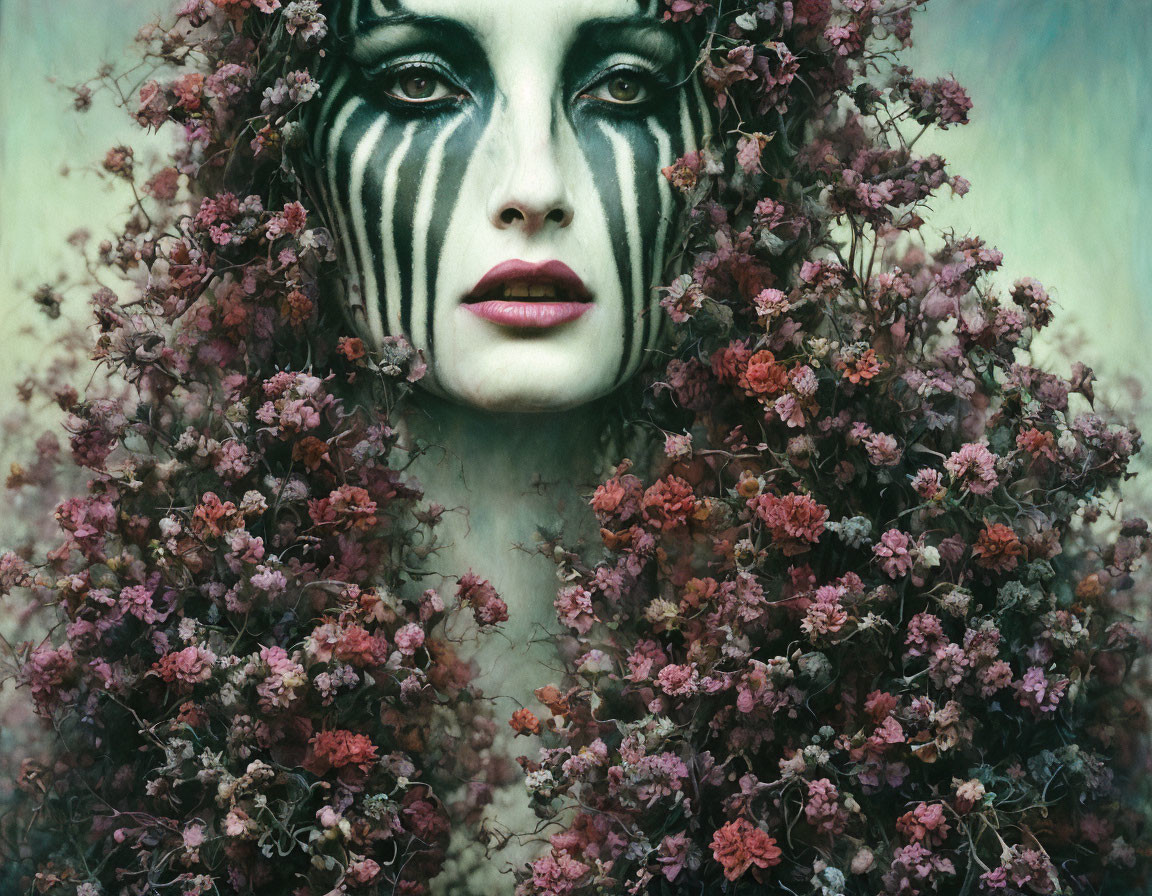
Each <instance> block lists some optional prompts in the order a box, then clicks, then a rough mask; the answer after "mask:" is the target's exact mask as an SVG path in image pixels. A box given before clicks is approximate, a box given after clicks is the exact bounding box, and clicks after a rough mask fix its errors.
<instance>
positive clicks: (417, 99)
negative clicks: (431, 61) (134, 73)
mask: <svg viewBox="0 0 1152 896" xmlns="http://www.w3.org/2000/svg"><path fill="white" fill-rule="evenodd" d="M384 92H385V93H387V94H388V95H389V96H390V97H392V98H393V99H397V100H400V101H401V102H404V103H413V104H417V103H435V102H437V101H438V100H444V99H448V98H450V97H460V96H463V95H464V93H465V91H464V89H463V88H462V87H460V85H458V84H457V83H456V82H455V81H454V80H452V79H451V78H450V77H449V76H448V75H447V74H446V73H445V72H443V71H441V70H440V69H438V68H436V67H434V66H431V65H426V64H423V63H409V64H406V65H400V66H396V67H395V68H393V69H391V70H389V71H387V72H385V74H384Z"/></svg>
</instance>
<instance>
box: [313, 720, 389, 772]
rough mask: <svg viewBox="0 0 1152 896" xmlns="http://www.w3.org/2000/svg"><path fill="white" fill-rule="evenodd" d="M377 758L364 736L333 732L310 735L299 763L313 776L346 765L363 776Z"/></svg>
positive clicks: (370, 742) (372, 745)
mask: <svg viewBox="0 0 1152 896" xmlns="http://www.w3.org/2000/svg"><path fill="white" fill-rule="evenodd" d="M378 758H379V757H378V756H377V755H376V745H375V744H374V743H372V741H370V740H369V739H368V738H367V737H366V736H365V735H363V734H356V733H354V732H352V731H345V730H343V729H334V730H332V731H320V732H318V733H317V734H314V735H312V738H311V740H309V741H308V757H307V758H306V759H305V760H304V763H303V764H304V768H306V769H308V771H310V772H312V773H313V774H314V775H323V774H325V773H326V772H327V771H328V770H329V769H333V768H335V769H341V768H347V767H349V766H354V767H356V768H358V769H360V771H362V772H363V773H364V774H367V773H368V772H369V770H371V768H372V766H373V764H375V762H376V760H377V759H378Z"/></svg>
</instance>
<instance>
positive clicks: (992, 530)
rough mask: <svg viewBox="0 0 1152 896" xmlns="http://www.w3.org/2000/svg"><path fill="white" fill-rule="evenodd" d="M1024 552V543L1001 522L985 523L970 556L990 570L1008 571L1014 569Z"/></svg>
mask: <svg viewBox="0 0 1152 896" xmlns="http://www.w3.org/2000/svg"><path fill="white" fill-rule="evenodd" d="M1023 554H1024V545H1022V544H1021V543H1020V539H1019V538H1018V537H1017V536H1016V533H1015V532H1013V531H1012V530H1011V529H1010V528H1008V527H1007V526H1005V525H1004V524H1003V523H987V522H986V523H985V524H984V528H983V529H982V530H981V532H980V536H979V538H978V539H977V540H976V546H975V547H973V548H972V556H973V557H974V558H975V559H976V562H977V564H979V565H980V566H983V567H984V568H985V569H987V570H991V571H992V572H1008V571H1009V570H1012V569H1015V568H1016V564H1017V562H1018V560H1019V558H1020V557H1022V556H1023Z"/></svg>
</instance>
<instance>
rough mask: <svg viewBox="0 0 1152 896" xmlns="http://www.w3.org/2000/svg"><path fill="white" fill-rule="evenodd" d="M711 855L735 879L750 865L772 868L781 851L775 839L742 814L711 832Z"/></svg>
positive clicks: (777, 862)
mask: <svg viewBox="0 0 1152 896" xmlns="http://www.w3.org/2000/svg"><path fill="white" fill-rule="evenodd" d="M711 846H712V857H713V858H714V859H715V860H716V861H717V862H719V863H720V865H721V867H722V868H723V869H724V876H725V877H726V878H728V880H730V881H732V880H736V879H737V878H738V877H740V876H741V875H743V874H744V872H745V871H747V870H748V869H749V868H750V867H752V866H753V865H755V866H756V867H757V868H770V867H772V866H773V865H778V864H780V857H781V855H782V853H781V851H780V849H779V847H777V846H776V840H775V838H773V837H769V836H768V835H767V834H766V833H764V831H762V830H760V829H759V828H756V827H753V826H752V825H751V824H749V823H748V822H747V821H745V820H744V819H743V818H741V819H738V820H737V821H730V822H728V823H727V824H725V825H724V826H723V827H721V828H720V829H719V830H717V831H716V833H715V834H714V835H713V836H712V843H711Z"/></svg>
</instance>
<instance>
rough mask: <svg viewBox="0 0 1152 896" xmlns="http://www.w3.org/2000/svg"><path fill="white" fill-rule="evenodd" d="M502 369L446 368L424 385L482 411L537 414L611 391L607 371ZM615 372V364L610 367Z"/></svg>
mask: <svg viewBox="0 0 1152 896" xmlns="http://www.w3.org/2000/svg"><path fill="white" fill-rule="evenodd" d="M514 367H515V368H521V369H507V368H505V369H503V370H495V371H490V372H482V371H476V372H475V374H474V375H473V376H468V377H465V376H462V375H461V374H462V372H457V371H445V372H444V373H442V374H441V375H440V376H435V375H433V376H431V377H429V378H428V380H427V382H426V383H425V385H426V386H427V387H428V388H429V390H430V391H432V392H433V393H435V394H436V395H439V396H441V397H442V398H446V399H448V400H450V401H454V402H456V403H458V404H463V405H467V406H469V407H473V408H477V409H479V410H483V411H492V412H499V413H519V414H535V413H547V412H549V411H568V410H571V409H573V408H577V407H580V406H581V405H584V404H588V403H589V402H592V401H595V400H596V399H598V398H602V397H603V396H605V395H607V394H608V393H609V392H611V391H612V386H613V383H612V377H611V374H610V373H609V372H608V370H607V369H606V370H604V371H599V370H589V369H588V365H587V363H585V364H583V365H580V367H581V369H580V370H577V371H573V370H554V369H553V370H548V369H539V368H536V369H532V368H531V367H529V366H523V365H515V366H514ZM610 369H611V370H612V371H614V370H615V367H612V368H610Z"/></svg>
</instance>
